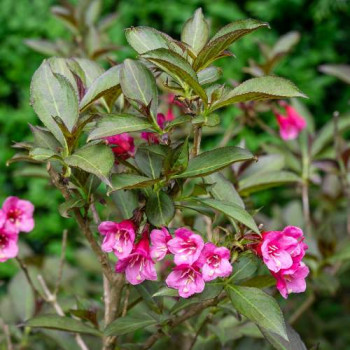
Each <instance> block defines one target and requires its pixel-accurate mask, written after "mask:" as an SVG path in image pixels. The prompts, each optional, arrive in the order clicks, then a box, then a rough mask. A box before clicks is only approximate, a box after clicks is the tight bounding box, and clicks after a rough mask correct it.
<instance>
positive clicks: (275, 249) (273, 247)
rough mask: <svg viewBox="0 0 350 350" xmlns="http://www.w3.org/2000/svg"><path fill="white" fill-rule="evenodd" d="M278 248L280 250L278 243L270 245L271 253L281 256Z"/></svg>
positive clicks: (269, 250)
mask: <svg viewBox="0 0 350 350" xmlns="http://www.w3.org/2000/svg"><path fill="white" fill-rule="evenodd" d="M278 250H279V248H278V247H277V246H276V245H274V244H270V245H269V249H268V252H269V254H270V255H273V256H279V255H280V254H279V253H278Z"/></svg>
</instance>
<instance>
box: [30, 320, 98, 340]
mask: <svg viewBox="0 0 350 350" xmlns="http://www.w3.org/2000/svg"><path fill="white" fill-rule="evenodd" d="M25 324H26V326H27V327H31V328H49V329H57V330H60V331H65V332H72V333H83V334H91V335H96V336H101V332H100V331H98V330H97V329H95V328H92V327H90V326H87V325H86V324H84V323H82V322H80V321H78V320H75V319H73V318H70V317H62V316H57V315H42V316H37V317H34V318H31V319H29V320H28V321H26V323H25Z"/></svg>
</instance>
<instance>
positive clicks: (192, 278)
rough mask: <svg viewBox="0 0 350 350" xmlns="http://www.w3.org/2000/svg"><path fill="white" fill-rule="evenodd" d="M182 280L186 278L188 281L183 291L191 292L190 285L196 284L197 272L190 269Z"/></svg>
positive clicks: (183, 275)
mask: <svg viewBox="0 0 350 350" xmlns="http://www.w3.org/2000/svg"><path fill="white" fill-rule="evenodd" d="M181 278H184V279H185V280H186V281H185V287H184V289H183V291H184V292H185V293H187V292H188V291H189V287H188V285H189V284H191V283H194V281H195V272H194V271H193V270H192V269H188V270H186V271H184V272H183V274H182V276H181Z"/></svg>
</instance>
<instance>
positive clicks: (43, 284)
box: [38, 275, 89, 350]
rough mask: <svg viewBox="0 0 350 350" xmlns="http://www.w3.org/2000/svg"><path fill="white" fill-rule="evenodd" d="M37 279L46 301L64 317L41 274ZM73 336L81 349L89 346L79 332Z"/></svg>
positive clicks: (86, 349) (83, 349)
mask: <svg viewBox="0 0 350 350" xmlns="http://www.w3.org/2000/svg"><path fill="white" fill-rule="evenodd" d="M38 281H39V283H40V285H41V287H42V288H43V291H44V293H45V297H46V300H47V302H48V303H50V304H51V305H52V306H53V308H54V309H55V311H56V313H57V315H58V316H61V317H64V316H65V314H64V312H63V310H62V308H61V306H60V304H59V303H58V302H57V298H56V295H54V294H52V293H51V292H50V290H49V288H48V286H47V284H46V282H45V280H44V278H43V276H41V275H38ZM74 338H75V341H76V343H77V344H78V346H79V347H80V349H81V350H89V348H88V347H87V345H86V344H85V342H84V340H83V338H82V337H81V335H80V334H77V333H75V334H74Z"/></svg>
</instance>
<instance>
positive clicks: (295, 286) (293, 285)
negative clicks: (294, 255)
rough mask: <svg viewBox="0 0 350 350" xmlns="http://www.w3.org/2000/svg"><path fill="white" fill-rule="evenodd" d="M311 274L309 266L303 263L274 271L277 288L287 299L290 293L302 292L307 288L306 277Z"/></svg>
mask: <svg viewBox="0 0 350 350" xmlns="http://www.w3.org/2000/svg"><path fill="white" fill-rule="evenodd" d="M308 274H309V268H308V267H307V266H306V265H305V264H304V263H303V262H301V263H298V264H296V265H295V266H293V267H291V268H290V269H286V270H280V271H279V272H278V273H272V275H273V276H274V277H275V278H276V280H277V285H276V286H277V289H278V290H279V292H280V293H281V295H282V296H283V298H285V299H287V297H288V294H290V293H302V292H305V290H306V281H305V278H306V277H307V275H308Z"/></svg>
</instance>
